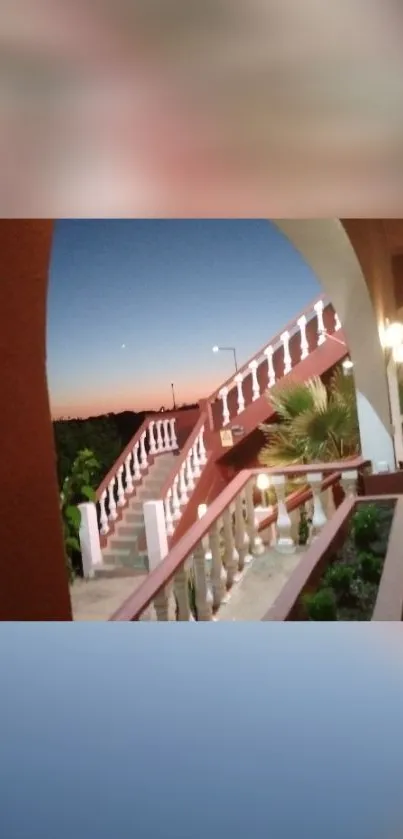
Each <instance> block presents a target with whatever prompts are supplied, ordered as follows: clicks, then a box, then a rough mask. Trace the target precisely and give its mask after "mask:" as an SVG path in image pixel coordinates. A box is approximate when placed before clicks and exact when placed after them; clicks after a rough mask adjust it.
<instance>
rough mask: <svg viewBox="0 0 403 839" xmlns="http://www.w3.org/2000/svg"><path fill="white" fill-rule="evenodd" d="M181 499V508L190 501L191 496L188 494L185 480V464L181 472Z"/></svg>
mask: <svg viewBox="0 0 403 839" xmlns="http://www.w3.org/2000/svg"><path fill="white" fill-rule="evenodd" d="M179 499H180V505H181V507H184V506H185V505H186V504H187V503H188V501H189V496H188V494H187V489H186V479H185V464H184V463H182V466H181V469H180V472H179Z"/></svg>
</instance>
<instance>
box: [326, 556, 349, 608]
mask: <svg viewBox="0 0 403 839" xmlns="http://www.w3.org/2000/svg"><path fill="white" fill-rule="evenodd" d="M354 576H355V570H354V568H353V567H352V566H351V565H342V564H340V563H334V564H333V565H331V566H330V567H329V568H328V569H327V571H326V573H325V574H324V577H323V582H322V585H323V586H324V588H332V589H333V590H334V591H335V592H336V594H337V595H338V596H339V598H340V601H342V600H345V599H346V598H348V595H349V594H350V591H351V585H352V583H353V580H354Z"/></svg>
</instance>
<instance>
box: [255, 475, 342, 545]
mask: <svg viewBox="0 0 403 839" xmlns="http://www.w3.org/2000/svg"><path fill="white" fill-rule="evenodd" d="M347 463H348V461H346V464H347ZM343 471H345V472H346V471H347V469H344V470H343ZM341 475H342V472H341V471H340V469H339V471H338V472H333V473H332V474H331V475H327V476H326V478H325V480H324V481H322V484H321V490H320V491H321V492H325V490H326V489H329V487H332V486H334V485H335V484H337V482H338V481H339V480H340V478H341ZM311 498H312V489H311V487H305V488H302V489H296V490H294V492H291V493H290V495H288V496H287V498H286V502H285V506H286V508H287V511H288V512H289V513H292V511H293V510H295V509H296V508H297V507H299V506H300V505H301V504H305V502H306V501H310V500H311ZM277 508H278V505H277V504H273V510H272V512H271V513H269V515H268V516H266V518H265V519H262V521H261V522H259V527H258V531H259V532H260V531H261V530H266V527H270V525H271V524H274V522H275V521H276V520H277V513H278V509H277Z"/></svg>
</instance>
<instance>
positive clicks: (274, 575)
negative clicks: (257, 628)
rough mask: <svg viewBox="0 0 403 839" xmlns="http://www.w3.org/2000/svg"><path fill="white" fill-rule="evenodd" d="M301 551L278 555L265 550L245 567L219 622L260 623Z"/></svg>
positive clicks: (218, 615) (293, 567)
mask: <svg viewBox="0 0 403 839" xmlns="http://www.w3.org/2000/svg"><path fill="white" fill-rule="evenodd" d="M304 550H305V548H297V550H296V552H295V553H294V554H281V553H279V552H278V551H276V550H275V548H268V550H266V551H265V553H264V554H262V556H257V557H255V559H253V560H252V562H251V563H250V565H248V566H247V567H246V569H245V571H244V573H243V575H242V577H241V579H240V580H239V582H238V583H236V584H235V585H234V587H233V589H232V591H231V594H230V598H229V600H228V603H224V605H223V606H221V608H220V609H219V611H218V614H217V617H216V620H219V621H260V620H262V618H263V617H264V615H265V614H266V612H267V610H268V609H269V608H270V606H271V605H272V604H273V603H274V601H275V600H276V598H277V596H278V595H279V594H280V591H281V589H282V588H283V586H284V585H285V583H286V582H287V580H288V579H289V577H290V576H291V574H292V572H293V571H294V569H295V568H296V567H297V565H298V563H299V562H300V560H301V558H302V556H303V553H304Z"/></svg>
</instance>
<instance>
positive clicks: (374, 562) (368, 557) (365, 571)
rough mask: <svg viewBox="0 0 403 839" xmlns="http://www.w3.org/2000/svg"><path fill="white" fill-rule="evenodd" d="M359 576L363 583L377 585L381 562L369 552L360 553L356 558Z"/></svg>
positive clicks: (380, 572) (379, 577)
mask: <svg viewBox="0 0 403 839" xmlns="http://www.w3.org/2000/svg"><path fill="white" fill-rule="evenodd" d="M357 560H358V566H359V574H360V576H361V577H362V579H363V580H364V581H365V582H368V583H379V581H380V579H381V574H382V560H381V558H380V557H379V556H375V554H373V553H370V552H362V553H359V554H358V557H357Z"/></svg>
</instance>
